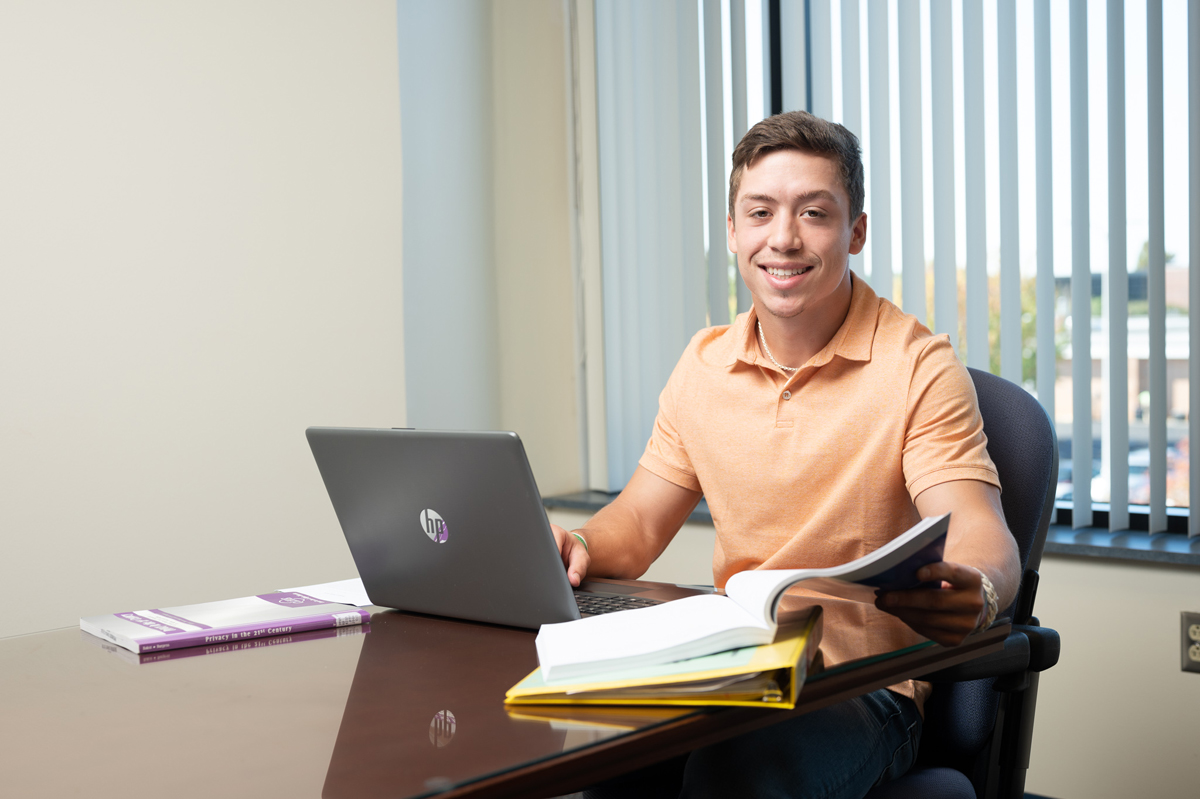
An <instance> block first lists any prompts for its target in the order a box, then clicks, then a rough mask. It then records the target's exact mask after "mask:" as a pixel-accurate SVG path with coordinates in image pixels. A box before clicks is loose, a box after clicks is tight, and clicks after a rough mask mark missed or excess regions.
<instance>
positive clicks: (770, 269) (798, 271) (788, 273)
mask: <svg viewBox="0 0 1200 799" xmlns="http://www.w3.org/2000/svg"><path fill="white" fill-rule="evenodd" d="M763 269H765V270H767V274H768V275H771V276H772V277H795V276H796V275H803V274H805V273H806V272H811V271H812V267H811V266H799V267H796V268H794V269H779V268H777V267H774V266H764V267H763Z"/></svg>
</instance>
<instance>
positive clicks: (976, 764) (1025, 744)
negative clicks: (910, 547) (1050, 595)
mask: <svg viewBox="0 0 1200 799" xmlns="http://www.w3.org/2000/svg"><path fill="white" fill-rule="evenodd" d="M968 371H969V372H970V373H971V378H972V379H973V380H974V381H975V391H976V393H977V394H978V395H979V411H980V413H981V414H982V416H983V430H984V433H986V434H987V437H988V454H989V455H991V457H992V460H993V461H994V462H995V464H996V469H997V470H998V471H999V473H1000V485H1001V487H1002V491H1001V502H1002V504H1003V506H1004V517H1005V520H1006V521H1007V522H1008V528H1009V530H1011V531H1012V534H1013V537H1014V538H1016V540H1017V546H1018V549H1019V550H1020V554H1021V568H1022V575H1023V576H1022V579H1021V588H1020V591H1019V593H1018V594H1017V599H1016V600H1015V601H1014V602H1013V604H1012V606H1011V607H1009V608H1008V609H1007V610H1006V611H1004V612H1002V613H1001V614H1000V615H1001V616H1007V617H1009V618H1011V619H1012V621H1013V632H1012V634H1011V635H1010V636H1009V637H1008V639H1007V641H1006V642H1005V648H1004V651H1003V652H1001V653H998V654H997V655H994V656H991V657H988V658H983V659H981V660H978V661H974V662H972V663H968V664H965V665H964V666H962V667H956V668H951V669H947V670H945V671H943V672H939V673H937V674H934V675H932V676H931V677H929V678H927V679H929V680H931V681H932V682H933V683H934V688H933V695H932V696H931V697H930V698H929V701H928V702H927V703H926V705H925V726H924V732H923V734H922V739H921V748H920V752H919V754H918V757H917V763H916V765H915V766H914V767H913V769H912V770H911V771H909V773H908V774H905V775H904V776H903V777H902V778H900V779H899V780H896V781H894V782H891V783H888V784H886V785H882V786H880V787H879V788H876V789H874V790H873V791H871V792H870V793H869V794H868V795H867V799H901V798H902V797H914V798H915V797H920V799H999V798H1001V797H1003V798H1004V799H1008V798H1009V797H1015V798H1016V799H1019V797H1021V796H1022V795H1023V794H1024V791H1025V773H1026V770H1027V769H1028V768H1029V751H1030V747H1031V744H1032V740H1033V715H1034V704H1035V702H1036V701H1037V687H1038V673H1039V672H1041V671H1044V670H1045V669H1048V668H1050V667H1051V666H1053V665H1054V664H1055V663H1057V662H1058V653H1059V639H1058V633H1057V632H1056V631H1054V630H1051V629H1047V628H1044V627H1041V626H1040V625H1039V622H1038V620H1037V618H1035V617H1034V616H1033V601H1034V598H1035V596H1036V594H1037V584H1038V572H1037V569H1038V566H1039V565H1040V563H1041V560H1042V548H1043V546H1044V545H1045V543H1046V531H1047V529H1048V528H1049V526H1050V518H1051V515H1052V513H1053V511H1054V487H1055V484H1056V483H1057V482H1058V437H1057V436H1056V435H1055V432H1054V425H1053V424H1052V423H1051V420H1050V419H1049V417H1048V416H1047V415H1046V412H1045V410H1043V409H1042V406H1041V404H1040V403H1038V401H1037V400H1035V399H1034V398H1033V397H1032V396H1030V395H1029V393H1028V392H1027V391H1025V390H1024V389H1022V388H1021V387H1020V386H1017V385H1015V384H1013V383H1010V382H1009V381H1007V380H1004V379H1002V378H999V377H996V376H995V375H992V374H989V373H987V372H981V371H979V370H976V369H970V370H968Z"/></svg>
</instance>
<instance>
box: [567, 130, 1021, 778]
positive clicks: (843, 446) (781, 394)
mask: <svg viewBox="0 0 1200 799" xmlns="http://www.w3.org/2000/svg"><path fill="white" fill-rule="evenodd" d="M729 183H730V186H729V218H728V222H727V224H728V237H729V248H730V250H732V251H733V252H734V253H736V255H737V261H738V271H739V272H740V273H741V276H742V280H744V281H745V283H746V286H747V287H748V288H749V290H750V293H751V295H752V297H753V305H752V308H751V310H750V311H749V312H748V313H745V314H742V315H740V316H739V317H738V318H737V320H736V321H735V322H734V323H733V324H732V325H729V326H722V327H715V328H709V329H707V330H702V331H700V332H699V333H697V334H696V336H695V337H694V338H693V339H692V341H691V344H690V345H689V346H688V348H687V350H686V352H685V353H684V354H683V357H682V358H681V359H680V361H679V364H678V365H677V366H676V368H675V371H674V372H673V374H672V375H671V378H670V380H669V381H668V383H667V386H666V388H665V389H664V390H663V392H662V395H661V397H660V407H659V414H658V418H657V420H656V421H655V426H654V431H653V433H652V435H651V438H650V441H649V443H648V444H647V447H646V452H645V454H644V455H643V456H642V459H641V461H640V463H639V466H638V469H637V471H636V472H635V473H634V475H633V478H632V479H631V480H630V482H629V484H628V486H626V488H625V489H624V491H622V492H621V494H620V495H619V496H618V497H617V498H616V499H615V500H614V501H613V502H612V504H610V505H609V506H608V507H606V508H604V509H603V510H602V511H600V512H599V513H597V514H596V515H595V516H594V517H593V518H592V519H591V520H590V521H589V522H588V523H587V525H586V526H584V527H583V528H581V529H580V530H577V531H574V532H573V533H568V532H567V531H565V530H562V529H561V528H556V529H555V536H556V538H557V539H558V543H559V548H560V550H561V552H562V556H563V562H564V564H565V565H566V568H567V571H568V576H569V578H570V580H571V582H572V584H575V585H578V583H579V581H580V580H581V579H582V578H583V576H584V575H586V574H591V575H593V576H605V577H626V578H633V577H637V576H640V575H641V574H642V573H643V572H644V571H645V570H646V569H647V568H648V567H649V566H650V564H651V563H652V562H653V561H654V559H655V558H657V557H658V555H659V554H660V553H661V552H662V551H663V549H664V548H666V546H667V544H668V543H669V542H670V540H671V538H672V537H673V536H674V535H675V533H676V532H678V530H679V528H680V527H681V526H682V524H683V522H684V520H685V519H686V518H687V516H688V514H689V513H690V512H691V510H692V509H693V508H694V507H695V505H696V503H697V502H699V500H700V497H701V496H705V497H707V500H708V505H709V509H710V510H711V511H712V515H713V524H714V526H715V528H716V533H717V540H716V548H715V551H714V553H713V578H714V581H715V584H716V585H717V586H723V585H724V584H725V582H726V580H728V579H729V577H730V576H731V575H732V574H734V573H736V572H738V571H742V570H744V569H755V568H797V567H819V566H829V565H835V564H838V563H843V562H845V561H848V560H852V559H853V558H856V557H859V556H861V555H863V554H865V553H867V552H870V551H872V550H874V549H877V548H878V547H879V546H881V545H882V544H884V543H886V542H887V541H888V540H890V539H891V538H892V537H893V536H895V535H896V534H897V533H899V532H902V531H904V530H906V529H908V528H909V527H910V526H912V524H914V523H915V522H916V521H917V520H918V519H919V518H921V517H926V516H933V515H938V514H941V513H945V512H948V511H949V512H951V514H952V515H951V522H950V530H949V534H948V536H947V541H946V552H945V561H944V562H943V563H939V564H934V565H931V566H928V567H926V569H925V573H924V574H922V575H921V576H922V578H923V579H926V580H934V581H941V584H942V587H941V588H940V589H926V590H911V591H898V592H891V593H889V594H885V595H883V596H881V597H880V599H879V601H878V604H879V606H880V607H881V608H882V609H884V610H886V611H888V612H889V613H892V614H893V615H895V616H896V617H898V618H899V619H901V620H902V621H903V622H904V623H905V624H907V625H908V626H909V627H910V628H912V630H915V631H916V632H918V633H920V634H921V635H924V636H926V637H928V638H931V639H933V640H935V641H938V642H940V643H943V644H947V645H954V644H957V643H959V642H961V641H962V639H963V638H964V637H966V636H967V635H968V634H969V633H971V632H972V631H973V630H975V629H977V628H978V627H980V626H982V625H983V624H985V623H987V622H988V621H990V619H992V618H994V616H995V612H996V610H997V609H998V608H1002V607H1006V606H1007V605H1008V604H1009V603H1010V602H1011V601H1012V600H1013V598H1014V597H1015V595H1016V591H1017V587H1018V582H1019V578H1020V575H1019V565H1018V557H1017V549H1016V545H1015V543H1014V541H1013V539H1012V536H1011V535H1010V533H1009V532H1008V529H1007V527H1006V526H1005V522H1004V516H1003V512H1002V510H1001V507H1000V492H999V481H998V479H997V476H996V471H995V467H994V466H993V465H992V463H991V460H990V459H989V458H988V456H987V450H986V440H985V439H984V436H983V424H982V420H981V419H980V417H979V411H978V408H977V403H976V398H975V393H974V388H973V385H972V383H971V380H970V377H969V375H968V374H967V372H966V369H965V368H964V367H963V366H962V364H961V363H960V362H959V361H958V359H957V357H956V356H955V354H954V352H953V349H952V348H951V346H950V343H949V340H948V338H947V337H945V336H933V335H932V334H930V332H929V330H927V329H926V328H925V327H924V326H922V325H921V324H920V323H919V322H918V321H917V320H916V319H915V318H913V317H911V316H907V315H905V314H904V313H903V312H902V311H900V310H899V309H898V308H897V307H896V306H895V305H893V304H892V303H890V302H888V301H886V300H881V299H879V298H878V297H877V296H876V295H875V294H874V292H872V291H871V289H870V287H868V286H867V284H866V283H865V282H863V281H862V280H861V279H860V278H859V277H857V276H855V275H853V273H852V272H851V271H850V269H849V256H850V255H851V254H854V253H858V252H860V251H861V250H862V248H863V245H864V243H865V242H866V235H867V217H866V214H864V213H863V198H864V190H863V169H862V160H861V156H860V152H859V147H858V141H857V139H856V138H855V137H854V135H853V134H851V133H850V132H849V131H847V130H846V129H845V128H843V127H842V126H840V125H836V124H832V123H829V122H826V121H824V120H821V119H818V118H817V117H814V116H812V115H810V114H807V113H804V112H794V113H788V114H781V115H778V116H775V117H771V118H769V119H766V120H763V121H762V122H760V123H759V124H757V125H755V126H754V128H752V129H751V130H750V131H749V132H748V133H747V134H746V136H745V137H744V138H743V139H742V141H741V142H740V143H739V144H738V146H737V149H736V150H735V151H734V155H733V171H732V173H731V175H730V181H729ZM584 541H586V542H587V546H586V547H585V546H584V544H583V542H584ZM928 691H929V687H928V685H927V684H924V683H916V682H912V681H909V682H908V683H904V684H901V685H896V686H891V687H890V688H888V689H884V690H880V691H877V692H875V693H874V694H869V695H867V696H865V697H862V698H860V699H859V700H856V701H855V702H852V703H843V704H842V705H838V706H835V707H833V708H829V709H827V710H825V711H818V712H816V713H812V714H808V715H806V716H802V717H800V718H798V719H796V720H794V721H792V722H788V723H785V724H780V725H775V726H772V727H767V728H765V729H764V730H762V731H760V732H758V733H752V734H750V735H747V736H742V737H741V738H737V739H734V740H733V741H730V742H727V743H725V744H720V745H717V746H714V747H709V748H708V749H702V750H699V751H698V752H696V753H693V755H692V756H691V757H690V758H688V760H687V766H686V770H685V772H684V791H683V795H685V796H709V795H711V796H720V795H725V796H728V795H756V796H757V795H771V796H775V795H779V796H809V795H819V796H862V795H863V794H864V793H865V792H866V791H867V790H868V789H869V788H870V787H871V786H872V785H874V784H876V783H877V782H880V781H883V780H886V779H889V778H892V777H895V776H898V775H899V774H902V773H903V772H904V771H905V770H906V769H907V768H908V767H909V765H911V762H912V759H913V757H915V752H916V744H917V739H918V737H919V734H920V710H921V707H922V705H923V702H924V699H925V697H926V696H927V694H928Z"/></svg>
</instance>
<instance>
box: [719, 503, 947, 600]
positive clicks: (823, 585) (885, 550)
mask: <svg viewBox="0 0 1200 799" xmlns="http://www.w3.org/2000/svg"><path fill="white" fill-rule="evenodd" d="M949 524H950V514H948V513H945V514H942V515H941V516H931V517H929V518H927V519H922V520H921V521H919V522H917V523H916V524H915V525H913V526H912V527H910V528H909V529H908V530H906V531H904V532H903V533H901V534H900V535H898V536H896V537H895V538H893V539H892V540H891V541H889V542H887V543H886V544H884V545H883V546H881V547H880V548H879V549H876V550H875V551H873V552H868V553H867V554H866V555H863V556H862V557H861V558H857V559H855V560H852V561H850V562H849V563H843V564H841V565H839V566H829V567H825V568H820V569H757V570H750V571H744V572H738V573H737V574H735V575H733V576H732V577H730V578H729V582H727V583H726V584H725V595H726V596H728V597H729V598H730V599H732V600H733V601H734V602H736V603H737V604H738V605H740V606H741V607H742V608H744V609H745V611H746V612H747V613H749V614H751V615H754V616H756V617H758V618H761V619H763V620H765V621H768V622H769V621H773V620H774V618H775V606H776V604H777V603H778V600H779V597H780V596H781V595H782V594H783V592H784V591H786V590H787V589H788V588H789V587H791V586H793V585H795V584H796V583H799V582H801V581H810V580H812V581H817V582H815V584H814V585H813V588H814V589H815V590H819V591H822V592H824V593H828V594H832V595H833V596H841V597H845V598H848V599H855V600H858V601H870V597H871V595H873V594H874V588H885V589H892V588H898V587H903V588H911V587H916V585H917V583H916V578H915V574H916V571H917V569H919V568H920V567H921V566H924V565H925V564H927V563H933V562H936V561H940V560H941V559H942V549H943V547H944V545H945V536H946V530H947V529H948V527H949ZM835 582H842V583H860V584H862V586H859V587H858V588H856V589H850V590H846V589H839V588H838V587H837V586H836V585H835V584H834V583H835ZM863 586H870V588H864V587H863ZM805 587H808V585H807V584H806V586H805Z"/></svg>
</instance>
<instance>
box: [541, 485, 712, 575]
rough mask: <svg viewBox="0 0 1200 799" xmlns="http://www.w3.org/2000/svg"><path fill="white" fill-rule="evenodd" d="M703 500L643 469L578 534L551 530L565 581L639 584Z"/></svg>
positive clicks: (698, 493)
mask: <svg viewBox="0 0 1200 799" xmlns="http://www.w3.org/2000/svg"><path fill="white" fill-rule="evenodd" d="M701 496H702V494H700V492H698V491H692V490H690V489H687V488H683V487H681V486H677V485H675V484H674V483H672V482H670V481H669V480H664V479H663V478H661V477H659V476H658V475H656V474H654V473H653V472H650V471H647V470H646V469H643V468H642V467H641V466H639V467H638V468H637V470H636V471H635V472H634V473H633V477H632V478H631V479H630V481H629V484H628V485H627V486H625V489H624V490H623V491H622V492H621V493H620V494H618V495H617V498H616V499H614V500H613V501H612V502H611V503H609V504H608V505H606V506H605V507H604V508H602V509H601V510H600V512H599V513H597V514H596V515H595V516H593V517H592V518H591V519H590V520H588V523H587V524H586V525H584V526H583V527H581V528H579V529H578V530H576V531H574V532H575V533H578V534H579V535H580V536H582V537H583V539H584V540H585V541H587V546H586V547H584V545H583V544H582V543H580V541H579V539H578V538H576V537H575V535H574V534H572V533H569V532H567V531H566V530H564V529H563V528H562V527H559V526H558V525H556V524H552V525H550V528H551V529H552V530H553V531H554V539H555V541H556V542H557V543H558V550H559V552H561V553H562V559H563V565H564V566H565V567H566V569H567V579H569V580H570V581H571V585H573V586H576V587H578V585H579V584H580V582H582V581H583V578H584V576H585V575H591V576H592V577H613V578H617V579H630V580H632V579H637V578H638V577H641V576H642V575H643V574H644V573H645V572H646V569H648V568H650V564H651V563H653V562H654V561H655V559H656V558H657V557H658V556H659V555H661V554H662V551H663V550H664V549H666V548H667V544H669V543H671V539H672V538H674V537H675V533H677V532H679V528H680V527H682V526H683V523H684V522H685V521H687V517H688V515H689V514H691V512H692V510H693V509H695V507H696V503H698V502H699V501H700V497H701Z"/></svg>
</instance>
